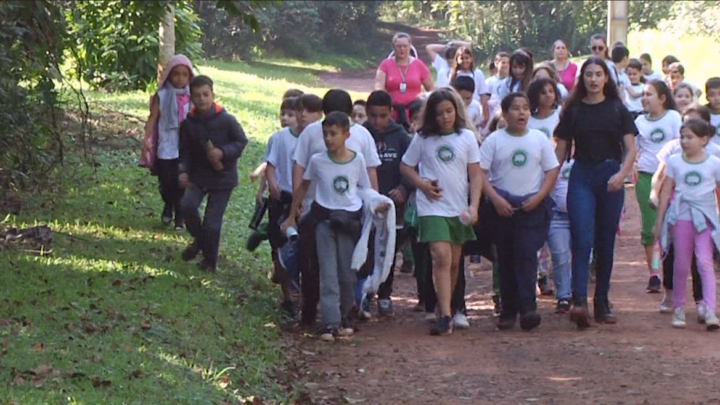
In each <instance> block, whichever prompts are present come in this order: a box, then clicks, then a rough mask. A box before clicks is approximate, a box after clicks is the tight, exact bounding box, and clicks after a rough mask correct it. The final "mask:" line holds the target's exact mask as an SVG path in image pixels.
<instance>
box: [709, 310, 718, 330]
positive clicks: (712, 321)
mask: <svg viewBox="0 0 720 405" xmlns="http://www.w3.org/2000/svg"><path fill="white" fill-rule="evenodd" d="M705 329H707V330H708V331H714V330H718V329H720V321H719V320H718V318H717V316H715V313H714V312H712V311H708V312H707V313H706V314H705Z"/></svg>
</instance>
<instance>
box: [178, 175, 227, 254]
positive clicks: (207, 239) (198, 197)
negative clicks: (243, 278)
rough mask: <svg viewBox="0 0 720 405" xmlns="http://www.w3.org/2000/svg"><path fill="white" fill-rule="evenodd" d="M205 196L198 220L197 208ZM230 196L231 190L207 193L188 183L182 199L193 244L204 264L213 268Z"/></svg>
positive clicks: (183, 211) (183, 210)
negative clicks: (203, 208)
mask: <svg viewBox="0 0 720 405" xmlns="http://www.w3.org/2000/svg"><path fill="white" fill-rule="evenodd" d="M206 194H207V195H208V201H207V204H206V206H205V215H204V217H203V218H202V219H200V213H199V212H198V208H199V207H200V203H202V200H203V199H204V198H205V195H206ZM231 194H232V189H229V190H209V191H208V190H205V189H203V188H200V187H198V186H197V185H195V184H193V183H190V184H188V187H187V190H185V194H184V196H183V199H182V213H183V215H184V216H185V224H186V225H187V230H188V232H190V235H192V237H193V238H194V239H195V242H194V243H195V244H196V245H197V246H199V247H200V249H201V250H202V254H203V258H204V259H205V262H206V263H207V264H209V265H210V266H213V267H214V266H217V260H218V252H219V251H220V232H221V231H222V221H223V215H224V214H225V209H226V208H227V205H228V202H229V201H230V195H231Z"/></svg>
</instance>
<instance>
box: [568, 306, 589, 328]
mask: <svg viewBox="0 0 720 405" xmlns="http://www.w3.org/2000/svg"><path fill="white" fill-rule="evenodd" d="M570 321H571V322H574V323H575V325H577V327H578V329H587V328H589V327H590V312H589V311H588V307H587V301H585V300H583V301H581V302H576V303H575V304H574V305H573V306H572V309H570Z"/></svg>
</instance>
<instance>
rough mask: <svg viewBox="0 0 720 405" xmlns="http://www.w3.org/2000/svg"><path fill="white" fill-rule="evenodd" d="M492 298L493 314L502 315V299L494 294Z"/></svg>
mask: <svg viewBox="0 0 720 405" xmlns="http://www.w3.org/2000/svg"><path fill="white" fill-rule="evenodd" d="M492 300H493V304H494V307H493V316H496V317H497V316H500V314H502V300H501V299H500V297H498V296H497V295H493V296H492Z"/></svg>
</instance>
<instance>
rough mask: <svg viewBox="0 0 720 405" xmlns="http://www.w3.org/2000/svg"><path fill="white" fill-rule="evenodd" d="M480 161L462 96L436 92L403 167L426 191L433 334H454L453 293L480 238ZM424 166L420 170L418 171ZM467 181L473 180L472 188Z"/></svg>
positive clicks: (423, 211) (422, 225) (423, 225)
mask: <svg viewBox="0 0 720 405" xmlns="http://www.w3.org/2000/svg"><path fill="white" fill-rule="evenodd" d="M479 161H480V156H479V151H478V144H477V140H476V139H475V136H474V135H473V133H472V132H471V131H469V130H467V129H466V121H465V111H464V108H463V102H462V100H461V99H460V96H459V95H458V94H457V92H456V91H455V90H453V89H448V88H441V89H438V90H436V91H434V92H433V93H432V94H431V95H430V97H429V98H428V100H427V104H426V107H425V114H424V117H423V125H422V127H421V128H420V131H419V132H418V136H415V137H414V138H413V140H412V142H411V144H410V147H409V148H408V150H407V152H406V153H405V156H403V158H402V165H401V167H400V171H401V173H402V174H403V176H405V177H406V178H407V179H408V180H410V182H411V183H412V185H413V186H414V187H416V188H417V189H418V190H420V191H421V192H420V193H417V212H418V223H419V225H418V228H419V238H418V239H419V242H421V243H429V245H430V252H431V255H432V271H433V276H434V279H435V283H434V284H435V292H436V294H437V301H438V309H439V317H438V319H437V322H436V323H435V325H434V326H433V327H432V329H431V331H430V332H431V334H432V335H447V334H450V333H452V329H453V326H452V323H451V320H450V317H451V316H452V312H451V311H452V309H451V295H452V292H453V289H454V287H455V284H456V281H457V278H458V275H459V271H460V259H461V254H462V245H463V243H465V242H466V241H468V240H472V239H474V238H475V235H474V233H473V230H472V227H471V226H470V225H471V224H472V223H474V222H475V221H476V220H477V212H478V206H479V203H480V201H479V200H480V193H481V190H480V188H481V183H480V167H479V166H478V162H479ZM418 165H419V169H420V173H419V174H418V173H417V172H416V171H415V167H417V166H418ZM464 179H469V186H468V181H465V180H464ZM459 180H460V181H459ZM468 196H469V197H470V199H469V202H470V204H469V206H468ZM461 215H462V216H463V218H465V219H464V220H463V221H464V222H461V219H460V218H461Z"/></svg>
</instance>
